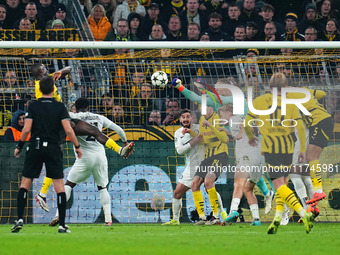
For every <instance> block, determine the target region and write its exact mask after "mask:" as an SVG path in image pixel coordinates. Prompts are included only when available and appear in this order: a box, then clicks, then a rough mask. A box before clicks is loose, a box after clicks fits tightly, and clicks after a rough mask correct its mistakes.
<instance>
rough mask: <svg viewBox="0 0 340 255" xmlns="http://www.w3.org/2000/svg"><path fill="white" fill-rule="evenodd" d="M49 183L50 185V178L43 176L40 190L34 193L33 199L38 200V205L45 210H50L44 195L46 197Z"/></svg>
mask: <svg viewBox="0 0 340 255" xmlns="http://www.w3.org/2000/svg"><path fill="white" fill-rule="evenodd" d="M51 185H52V179H51V178H48V177H45V178H44V182H43V185H42V187H41V190H40V192H39V193H38V194H36V195H35V200H36V201H37V202H38V204H39V205H40V207H41V208H42V209H43V210H45V211H46V212H49V211H50V209H49V208H48V205H47V201H46V197H47V192H48V189H49V188H50V186H51Z"/></svg>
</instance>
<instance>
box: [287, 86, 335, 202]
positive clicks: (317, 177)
mask: <svg viewBox="0 0 340 255" xmlns="http://www.w3.org/2000/svg"><path fill="white" fill-rule="evenodd" d="M308 90H309V92H310V93H311V99H310V100H309V101H308V102H306V103H302V105H303V106H304V107H305V108H306V109H307V110H308V111H309V112H310V113H311V115H310V116H304V117H305V120H306V123H307V127H308V128H309V145H308V155H307V161H308V163H309V169H310V174H311V177H312V182H313V186H314V190H315V193H314V195H313V197H312V198H311V199H310V200H308V201H307V202H306V203H307V204H310V205H311V206H312V207H315V206H316V204H317V203H318V202H319V201H320V200H322V199H324V198H325V197H326V194H325V192H323V189H322V180H321V165H320V162H319V158H320V155H321V152H322V150H323V148H324V147H326V146H327V144H328V140H329V139H330V137H331V136H332V132H333V129H334V123H333V120H332V118H331V115H330V114H329V113H328V112H327V111H326V109H325V108H324V107H323V106H322V105H321V104H320V103H319V102H318V99H320V98H323V97H325V96H326V93H325V92H324V91H321V90H311V89H308ZM287 97H288V98H302V97H304V95H303V94H301V93H288V95H287Z"/></svg>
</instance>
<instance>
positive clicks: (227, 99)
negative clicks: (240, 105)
mask: <svg viewBox="0 0 340 255" xmlns="http://www.w3.org/2000/svg"><path fill="white" fill-rule="evenodd" d="M171 86H173V87H175V88H176V89H178V90H179V91H180V92H181V93H182V94H183V95H184V96H185V97H186V98H187V99H189V100H190V101H193V102H196V103H199V104H201V103H202V97H201V96H200V95H197V94H196V93H195V92H193V91H191V90H189V89H187V88H185V87H184V86H183V84H182V81H181V80H180V79H178V78H175V79H174V80H173V81H172V82H171ZM213 96H214V98H215V100H213V99H212V98H211V97H208V98H207V106H208V107H213V108H214V109H215V110H216V111H217V109H218V108H219V107H220V106H221V105H220V102H219V100H218V98H217V97H216V96H215V95H213ZM220 98H221V101H222V105H226V104H230V103H233V97H232V96H220ZM215 102H217V103H218V105H216V103H215ZM244 106H245V107H244V109H245V113H247V112H248V105H247V101H246V100H245V101H244Z"/></svg>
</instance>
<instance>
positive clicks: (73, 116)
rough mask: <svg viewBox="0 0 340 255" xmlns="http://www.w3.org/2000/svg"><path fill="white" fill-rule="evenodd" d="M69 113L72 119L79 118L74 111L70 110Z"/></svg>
mask: <svg viewBox="0 0 340 255" xmlns="http://www.w3.org/2000/svg"><path fill="white" fill-rule="evenodd" d="M68 114H69V115H70V117H71V119H79V116H78V115H77V114H76V113H74V112H69V113H68Z"/></svg>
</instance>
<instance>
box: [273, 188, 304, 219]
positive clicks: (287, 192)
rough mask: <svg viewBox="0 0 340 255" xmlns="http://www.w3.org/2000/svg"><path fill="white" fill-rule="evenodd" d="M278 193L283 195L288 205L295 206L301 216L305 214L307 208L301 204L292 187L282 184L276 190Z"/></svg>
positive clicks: (282, 197)
mask: <svg viewBox="0 0 340 255" xmlns="http://www.w3.org/2000/svg"><path fill="white" fill-rule="evenodd" d="M276 193H277V194H278V195H279V196H280V197H281V199H282V200H283V201H284V202H285V203H286V205H288V206H289V207H291V208H293V209H294V210H295V211H296V212H297V213H298V214H299V215H300V217H303V216H304V212H305V210H304V209H303V207H302V206H301V204H300V202H299V200H298V199H297V198H296V196H295V195H294V193H293V191H292V190H291V189H290V188H288V186H287V185H282V186H280V187H279V188H278V189H277V190H276ZM301 215H302V216H301Z"/></svg>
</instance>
